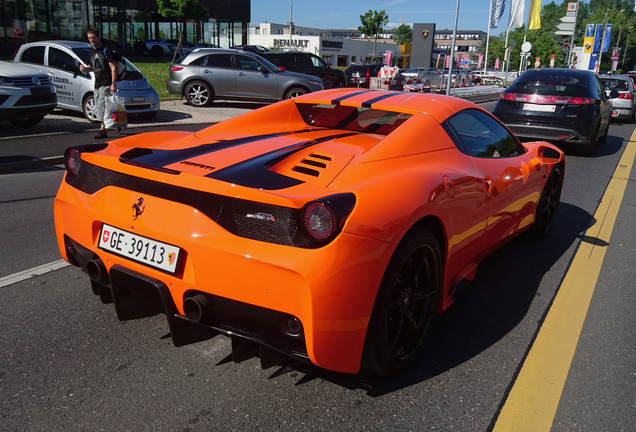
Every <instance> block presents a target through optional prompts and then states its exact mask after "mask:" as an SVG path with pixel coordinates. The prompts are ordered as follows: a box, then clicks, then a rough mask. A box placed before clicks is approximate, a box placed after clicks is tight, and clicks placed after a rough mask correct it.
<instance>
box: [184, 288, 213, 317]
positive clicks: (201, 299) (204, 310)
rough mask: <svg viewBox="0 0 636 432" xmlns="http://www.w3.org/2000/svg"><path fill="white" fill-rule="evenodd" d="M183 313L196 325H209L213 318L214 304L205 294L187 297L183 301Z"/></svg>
mask: <svg viewBox="0 0 636 432" xmlns="http://www.w3.org/2000/svg"><path fill="white" fill-rule="evenodd" d="M183 312H184V313H185V316H186V318H188V320H190V321H192V322H194V323H204V324H205V323H209V321H210V318H211V317H212V303H211V302H210V299H209V298H208V297H207V296H205V295H203V294H197V295H195V296H192V297H186V299H185V300H183Z"/></svg>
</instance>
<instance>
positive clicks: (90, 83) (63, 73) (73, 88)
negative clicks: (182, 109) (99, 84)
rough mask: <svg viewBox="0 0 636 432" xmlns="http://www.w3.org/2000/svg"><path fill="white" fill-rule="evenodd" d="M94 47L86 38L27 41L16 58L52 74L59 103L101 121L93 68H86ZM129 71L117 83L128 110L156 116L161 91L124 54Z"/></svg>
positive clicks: (93, 120)
mask: <svg viewBox="0 0 636 432" xmlns="http://www.w3.org/2000/svg"><path fill="white" fill-rule="evenodd" d="M91 49H92V47H91V45H90V44H88V43H85V42H76V41H43V42H31V43H26V44H24V45H22V46H20V48H19V49H18V51H17V52H16V54H15V58H14V59H13V61H14V62H15V63H23V64H29V65H32V66H34V67H36V68H37V69H38V70H40V71H41V72H44V73H46V74H48V76H49V77H50V79H51V81H52V82H53V85H55V89H56V92H57V107H58V108H64V109H68V110H72V111H79V112H82V113H84V116H85V117H86V118H87V119H88V120H90V121H92V122H100V121H101V120H102V119H99V118H97V112H96V110H95V100H94V97H93V90H94V88H95V84H94V82H95V80H94V74H93V72H82V71H80V68H79V66H80V65H84V66H86V65H87V64H88V62H89V53H90V51H91ZM124 62H125V63H126V75H125V78H124V80H123V81H119V82H118V83H117V94H118V95H119V96H121V97H123V98H124V103H125V105H126V113H127V114H138V115H139V116H140V117H142V118H154V117H155V116H156V115H157V113H158V112H159V95H157V92H156V91H155V89H153V88H152V87H151V86H150V83H149V82H148V80H147V79H146V77H145V76H144V75H143V74H142V73H141V72H140V71H139V69H137V68H136V67H135V66H134V65H133V64H132V63H131V62H129V61H128V60H127V59H125V58H124Z"/></svg>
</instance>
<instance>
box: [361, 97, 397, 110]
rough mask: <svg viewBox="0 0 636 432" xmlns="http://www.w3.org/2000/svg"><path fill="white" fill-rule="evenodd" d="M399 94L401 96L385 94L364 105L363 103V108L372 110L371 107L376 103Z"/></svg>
mask: <svg viewBox="0 0 636 432" xmlns="http://www.w3.org/2000/svg"><path fill="white" fill-rule="evenodd" d="M398 94H401V93H388V94H383V95H382V96H378V97H376V98H373V99H369V100H368V101H366V102H363V103H362V106H363V107H364V108H371V105H373V104H374V103H376V102H380V101H381V100H384V99H387V98H390V97H393V96H397V95H398Z"/></svg>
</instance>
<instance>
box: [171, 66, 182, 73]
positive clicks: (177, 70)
mask: <svg viewBox="0 0 636 432" xmlns="http://www.w3.org/2000/svg"><path fill="white" fill-rule="evenodd" d="M180 70H183V67H182V66H171V67H170V72H179V71H180Z"/></svg>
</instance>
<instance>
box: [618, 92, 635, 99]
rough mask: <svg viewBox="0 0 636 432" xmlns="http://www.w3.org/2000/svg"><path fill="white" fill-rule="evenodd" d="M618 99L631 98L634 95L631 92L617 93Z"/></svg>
mask: <svg viewBox="0 0 636 432" xmlns="http://www.w3.org/2000/svg"><path fill="white" fill-rule="evenodd" d="M618 98H619V99H633V98H634V96H632V94H631V93H621V94H619V95H618Z"/></svg>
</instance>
